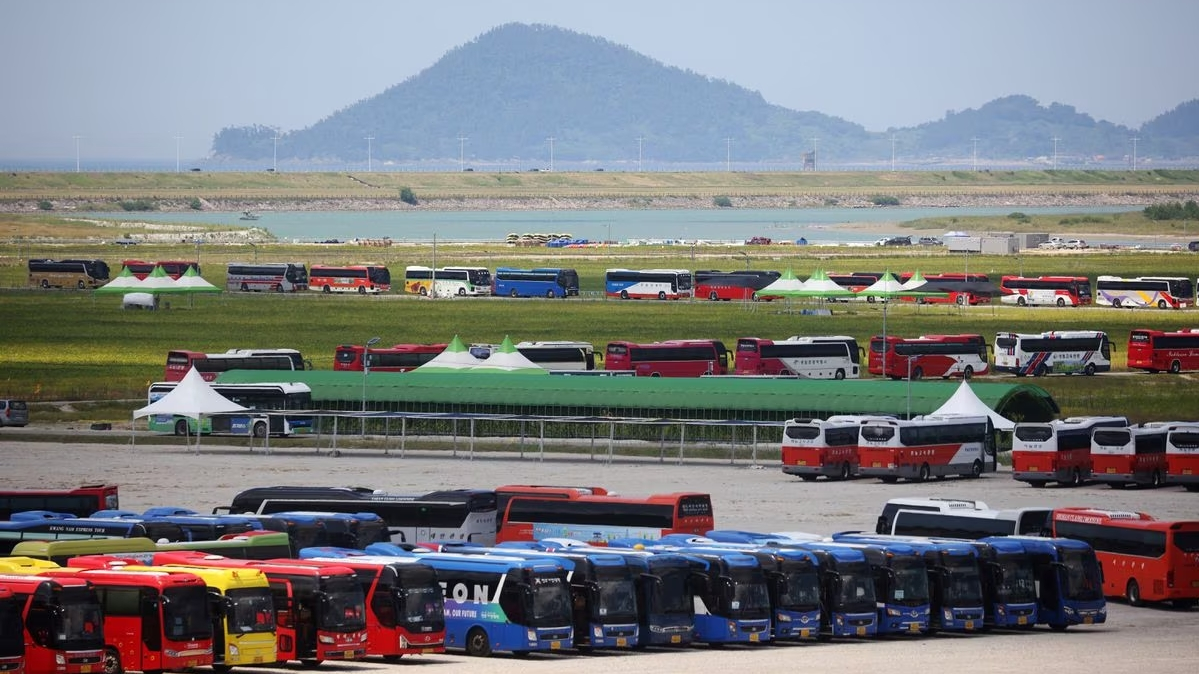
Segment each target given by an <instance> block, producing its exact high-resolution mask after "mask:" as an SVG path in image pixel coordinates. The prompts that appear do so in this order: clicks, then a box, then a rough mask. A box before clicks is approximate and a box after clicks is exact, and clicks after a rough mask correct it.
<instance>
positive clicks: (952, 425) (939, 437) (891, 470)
mask: <svg viewBox="0 0 1199 674" xmlns="http://www.w3.org/2000/svg"><path fill="white" fill-rule="evenodd" d="M995 468H996V466H995V427H994V426H993V425H992V424H991V418H990V417H987V416H964V415H963V416H954V415H943V416H932V415H930V416H923V417H916V418H914V419H890V418H887V417H871V418H869V419H867V420H865V421H863V422H862V424H861V425H860V426H859V427H858V475H861V476H862V477H877V478H879V479H880V480H882V481H883V482H886V483H888V484H892V483H894V482H897V481H898V480H899V479H900V478H904V479H907V480H911V481H913V482H924V481H927V480H928V479H929V478H930V477H937V478H938V479H940V478H943V477H945V476H947V475H960V476H962V477H968V478H977V477H981V476H982V474H983V473H993V472H995Z"/></svg>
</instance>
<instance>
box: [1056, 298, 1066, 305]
mask: <svg viewBox="0 0 1199 674" xmlns="http://www.w3.org/2000/svg"><path fill="white" fill-rule="evenodd" d="M1057 305H1058V306H1059V307H1064V306H1066V298H1065V297H1059V298H1057Z"/></svg>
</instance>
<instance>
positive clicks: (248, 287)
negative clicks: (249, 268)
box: [241, 282, 250, 293]
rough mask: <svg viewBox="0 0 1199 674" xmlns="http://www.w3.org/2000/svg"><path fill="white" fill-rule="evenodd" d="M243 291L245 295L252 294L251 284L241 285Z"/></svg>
mask: <svg viewBox="0 0 1199 674" xmlns="http://www.w3.org/2000/svg"><path fill="white" fill-rule="evenodd" d="M241 291H242V292H243V293H248V292H250V284H249V283H245V282H243V283H242V284H241Z"/></svg>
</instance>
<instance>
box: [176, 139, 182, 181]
mask: <svg viewBox="0 0 1199 674" xmlns="http://www.w3.org/2000/svg"><path fill="white" fill-rule="evenodd" d="M181 140H183V136H175V173H178V172H179V141H181Z"/></svg>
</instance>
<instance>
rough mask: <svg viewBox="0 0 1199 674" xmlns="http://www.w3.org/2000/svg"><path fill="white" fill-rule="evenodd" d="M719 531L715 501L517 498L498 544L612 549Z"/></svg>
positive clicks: (692, 497) (684, 495) (685, 496)
mask: <svg viewBox="0 0 1199 674" xmlns="http://www.w3.org/2000/svg"><path fill="white" fill-rule="evenodd" d="M715 528H716V524H715V520H714V519H713V517H712V497H711V496H710V495H709V494H703V493H699V492H676V493H672V494H655V495H653V496H644V497H640V498H638V497H625V496H610V495H594V494H593V495H579V496H577V497H574V498H562V497H560V496H559V497H549V498H544V497H539V496H530V495H517V496H512V497H511V498H509V499H508V505H507V506H506V507H505V509H504V512H503V513H501V518H500V528H499V533H497V534H496V542H497V543H503V542H504V541H539V540H541V539H543V538H573V539H577V540H581V541H587V542H589V543H591V544H592V545H607V543H608V541H610V540H613V539H617V538H637V539H645V540H657V539H659V538H661V537H662V536H664V535H666V534H695V535H697V536H702V535H703V534H706V533H707V532H709V531H711V530H713V529H715Z"/></svg>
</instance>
